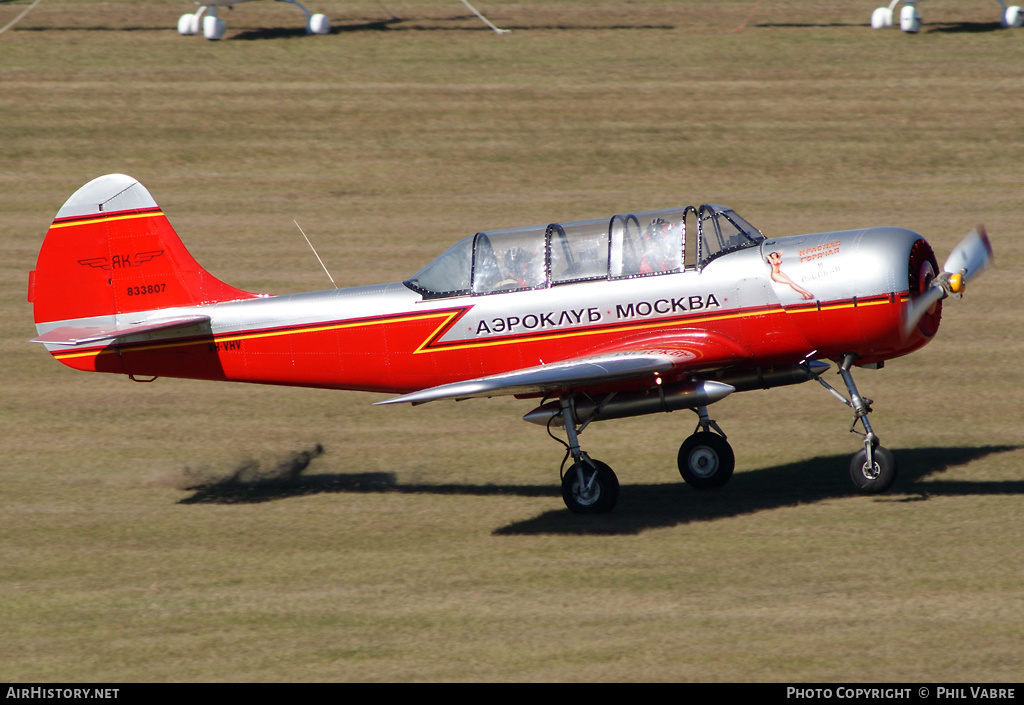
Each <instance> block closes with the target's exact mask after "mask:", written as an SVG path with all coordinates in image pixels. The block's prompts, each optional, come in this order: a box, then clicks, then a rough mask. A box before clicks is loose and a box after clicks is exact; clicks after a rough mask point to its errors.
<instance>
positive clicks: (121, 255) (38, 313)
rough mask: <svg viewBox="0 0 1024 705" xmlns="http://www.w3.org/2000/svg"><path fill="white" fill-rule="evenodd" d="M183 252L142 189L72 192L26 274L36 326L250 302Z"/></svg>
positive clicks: (122, 180)
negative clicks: (159, 310) (202, 305)
mask: <svg viewBox="0 0 1024 705" xmlns="http://www.w3.org/2000/svg"><path fill="white" fill-rule="evenodd" d="M258 296H259V294H252V293H249V292H247V291H242V290H241V289H236V288H235V287H233V286H229V285H227V284H225V283H224V282H222V281H220V280H219V279H217V278H215V277H214V276H213V275H211V274H210V273H209V272H207V271H206V270H205V269H203V268H202V267H201V266H200V265H199V263H198V262H196V261H195V259H194V258H193V257H192V255H190V254H189V252H188V250H186V249H185V246H184V245H183V244H182V242H181V240H180V239H179V238H178V235H177V234H176V233H175V232H174V228H172V227H171V224H170V223H169V222H168V220H167V217H166V216H164V214H163V213H162V212H161V211H160V207H159V206H157V204H156V201H154V200H153V197H152V196H151V195H150V194H149V191H147V190H146V189H145V187H144V186H143V185H142V184H140V183H139V182H138V181H136V180H135V179H133V178H132V177H130V176H125V175H123V174H109V175H107V176H101V177H99V178H98V179H94V180H92V181H90V182H89V183H87V184H86V185H85V186H83V187H82V188H80V189H78V191H76V192H75V193H74V195H72V196H71V198H69V199H68V201H67V203H65V204H64V206H63V207H62V208H61V209H60V211H59V212H58V213H57V217H56V218H55V219H54V221H53V225H51V226H50V230H49V231H48V232H47V233H46V239H45V240H44V241H43V246H42V249H41V250H40V251H39V259H38V260H37V261H36V268H35V270H34V271H32V272H31V273H30V275H29V292H28V298H29V301H30V302H32V304H33V310H34V314H35V321H36V323H37V324H38V323H47V322H52V321H73V320H76V319H84V318H91V317H94V316H110V315H114V314H119V313H134V312H137V311H150V310H154V309H162V308H171V307H175V306H192V305H197V304H204V303H213V302H217V301H234V300H238V299H251V298H257V297H258Z"/></svg>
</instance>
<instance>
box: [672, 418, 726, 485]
mask: <svg viewBox="0 0 1024 705" xmlns="http://www.w3.org/2000/svg"><path fill="white" fill-rule="evenodd" d="M735 468H736V456H735V455H734V454H733V452H732V446H730V445H729V442H728V441H727V440H725V439H724V438H723V437H722V436H719V435H718V434H717V433H711V432H710V431H699V432H697V433H695V434H693V435H692V436H690V437H689V438H687V439H686V440H685V441H683V445H681V446H680V447H679V474H680V475H682V476H683V479H684V480H686V484H688V485H690V487H693V488H695V489H698V490H710V489H714V488H716V487H721V486H722V485H724V484H725V483H726V482H728V481H729V478H730V477H732V471H733V470H734V469H735Z"/></svg>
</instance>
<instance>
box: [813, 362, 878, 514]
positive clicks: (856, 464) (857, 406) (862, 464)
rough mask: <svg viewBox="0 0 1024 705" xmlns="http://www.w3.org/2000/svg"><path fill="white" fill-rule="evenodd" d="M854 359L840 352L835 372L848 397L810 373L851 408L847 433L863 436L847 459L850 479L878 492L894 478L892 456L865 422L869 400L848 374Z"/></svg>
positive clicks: (861, 486) (866, 490)
mask: <svg viewBox="0 0 1024 705" xmlns="http://www.w3.org/2000/svg"><path fill="white" fill-rule="evenodd" d="M856 360H857V356H856V355H855V354H853V353H846V354H845V355H843V359H842V362H840V363H839V374H840V375H841V376H842V378H843V382H844V383H845V384H846V389H847V391H848V392H849V394H850V398H849V399H847V398H846V397H844V396H843V395H842V394H841V393H840V392H838V391H837V390H836V389H835V388H834V387H832V385H830V384H829V383H828V382H826V381H825V380H823V379H822V378H821V377H819V376H818V375H817V374H814V375H813V377H814V379H816V380H817V381H818V383H819V384H821V385H822V386H823V387H825V389H827V390H828V391H829V392H830V393H831V394H832V395H833V396H835V397H836V398H837V399H839V401H841V402H843V403H844V404H846V405H847V406H849V407H850V408H851V409H853V422H852V423H851V424H850V432H851V433H856V434H858V435H860V436H863V438H864V448H863V449H862V450H859V451H857V452H856V453H855V454H854V456H853V458H852V459H851V460H850V479H851V480H853V484H854V485H855V486H856V487H857V489H858V490H860V491H861V492H864V493H866V494H878V493H880V492H885V491H886V490H887V489H889V488H890V487H892V485H893V483H894V482H895V481H896V459H895V458H894V457H893V455H892V453H890V452H889V450H888V449H886V448H883V447H882V446H881V445H879V441H878V436H876V435H875V432H874V431H873V430H872V429H871V423H870V422H869V421H868V414H869V413H871V400H870V399H865V398H864V397H862V396H861V395H860V393H859V392H858V391H857V385H856V384H854V382H853V375H852V374H851V373H850V368H851V367H852V366H853V363H854V362H855V361H856ZM858 422H860V424H861V425H862V426H863V427H864V432H863V433H861V432H860V431H858V430H857V423H858Z"/></svg>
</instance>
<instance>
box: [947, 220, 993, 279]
mask: <svg viewBox="0 0 1024 705" xmlns="http://www.w3.org/2000/svg"><path fill="white" fill-rule="evenodd" d="M990 264H992V243H990V242H989V241H988V233H986V232H985V226H984V225H979V226H978V227H976V228H975V229H974V230H972V231H971V233H970V234H969V235H968V236H967V237H965V238H964V239H963V240H961V241H960V244H959V245H957V246H956V247H955V248H953V252H952V253H950V255H949V259H947V260H946V263H945V264H944V265H942V268H943V269H944V270H945V271H947V272H949V273H950V274H962V275H963V278H964V281H965V282H966V281H967V280H968V279H970V278H971V277H973V276H974V275H975V274H978V273H980V272H983V271H985V270H986V269H988V266H989V265H990Z"/></svg>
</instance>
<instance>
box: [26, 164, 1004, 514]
mask: <svg viewBox="0 0 1024 705" xmlns="http://www.w3.org/2000/svg"><path fill="white" fill-rule="evenodd" d="M991 257H992V250H991V246H990V245H989V241H988V238H987V236H986V235H985V233H984V230H983V229H982V230H980V231H979V230H975V231H974V232H972V233H971V234H970V235H968V237H967V238H966V239H965V240H964V241H963V242H962V243H960V245H958V246H957V247H956V248H955V250H954V251H953V253H952V255H951V256H950V257H949V259H948V260H947V261H946V263H945V265H944V267H943V269H942V270H939V267H938V263H937V261H936V259H935V255H934V254H933V252H932V249H931V247H930V246H929V245H928V243H927V242H926V241H925V240H924V239H923V238H922V237H921V236H920V235H918V234H916V233H914V232H911V231H910V230H904V229H902V228H896V227H876V228H867V229H863V230H849V231H843V232H826V233H818V234H811V235H799V236H795V237H781V238H767V237H765V236H764V235H762V234H761V233H760V232H759V231H758V230H757V229H755V228H754V227H753V226H751V225H750V224H749V223H747V221H745V220H744V219H743V218H741V217H740V216H739V215H737V214H736V213H735V212H734V211H732V210H731V209H729V208H725V207H722V206H714V205H702V206H700V207H696V208H695V207H693V206H685V207H678V208H668V209H663V210H655V211H645V212H636V213H626V214H621V215H615V216H612V217H608V218H601V219H598V220H587V221H581V222H571V223H551V224H549V225H539V226H534V227H524V228H516V229H512V230H494V231H489V232H480V233H476V234H475V235H472V236H470V237H467V238H465V239H463V240H460V241H459V242H457V243H455V244H454V245H453V246H452V247H451V248H449V249H448V250H447V251H446V252H444V253H443V254H441V255H440V256H439V257H438V258H437V259H435V260H434V261H433V262H431V263H430V264H428V265H427V266H426V267H424V268H423V269H421V270H420V271H419V272H417V273H416V274H414V275H412V277H410V278H409V279H407V280H405V281H404V282H396V283H392V284H381V285H376V286H363V287H356V288H347V289H331V290H327V291H320V292H312V293H304V294H290V295H281V296H270V295H263V294H254V293H249V292H247V291H242V290H240V289H236V288H234V287H232V286H229V285H228V284H225V283H224V282H221V281H219V280H218V279H216V278H214V277H213V276H212V275H210V274H209V273H208V272H207V271H206V270H205V269H203V268H202V267H201V266H200V265H199V264H198V263H197V262H196V261H195V259H193V258H192V256H191V255H190V254H189V253H188V251H187V250H186V249H185V247H184V245H183V244H182V242H181V240H180V239H179V238H178V236H177V235H176V234H175V232H174V230H173V228H172V227H171V225H170V223H169V222H168V220H167V218H166V217H165V216H164V214H163V213H162V212H161V210H160V208H159V206H157V204H156V201H155V200H154V199H153V197H152V196H151V195H150V193H149V191H147V190H146V189H145V188H144V187H143V186H142V185H141V184H140V183H139V182H138V181H136V180H135V179H133V178H131V177H129V176H124V175H120V174H111V175H108V176H103V177H100V178H98V179H95V180H93V181H91V182H89V183H88V184H86V185H85V186H83V187H82V188H81V189H79V190H78V191H77V192H76V193H75V194H74V195H72V196H71V198H70V199H68V201H67V202H66V203H65V204H64V206H63V207H62V208H61V209H60V211H59V212H58V213H57V216H56V218H55V220H54V221H53V225H51V226H50V229H49V231H48V233H47V235H46V238H45V240H44V242H43V245H42V248H41V250H40V253H39V259H38V261H37V263H36V268H35V270H34V271H32V272H31V274H30V277H29V288H28V299H29V301H30V302H32V304H33V307H34V314H35V322H36V331H37V334H38V335H37V337H36V338H34V339H33V342H38V343H42V344H43V345H45V346H46V349H47V350H48V351H49V352H50V354H51V355H53V357H55V358H57V359H58V360H60V361H61V362H63V363H64V364H65V365H67V366H69V367H72V368H75V369H78V370H87V371H97V372H113V373H117V374H123V375H127V376H128V377H129V378H131V379H133V380H136V381H150V379H151V378H155V377H182V378H190V379H206V380H227V381H236V382H256V383H263V384H277V385H294V386H306V387H320V388H330V389H348V390H363V391H369V392H386V393H392V394H398V395H399V396H396V397H394V398H391V399H388V400H386V401H382V402H379V403H381V404H394V403H401V402H408V403H412V404H422V403H425V402H431V401H436V400H440V399H470V398H474V397H491V396H498V395H514V396H516V397H517V398H522V399H533V400H536V403H538V404H539V405H538V406H537V407H536V408H535V409H533V410H532V411H530V412H529V413H527V414H526V416H525V417H524V418H525V419H526V420H527V421H531V422H534V423H537V424H541V425H544V426H546V427H547V428H548V432H549V434H551V435H552V437H553V438H555V439H556V440H558V441H559V442H561V443H563V445H565V447H566V449H567V450H566V454H565V457H564V458H563V460H562V472H561V476H562V495H563V498H564V500H565V503H566V505H567V506H568V507H569V509H570V510H572V511H573V512H577V513H598V512H604V511H609V510H611V509H612V508H613V507H614V505H615V503H616V501H617V498H618V494H619V484H618V480H617V478H616V476H615V473H614V472H612V470H611V469H610V468H609V467H608V466H607V465H606V464H604V463H602V462H600V461H597V460H593V459H591V458H590V457H589V456H588V455H587V453H585V452H584V451H583V450H582V449H581V447H580V442H579V436H580V434H581V432H582V431H583V429H584V428H586V427H587V426H588V425H589V424H590V423H591V422H592V421H598V420H604V419H614V418H620V417H626V416H636V415H641V414H650V413H655V412H666V411H673V410H677V409H691V410H692V411H694V412H695V413H696V415H697V425H696V429H695V431H694V433H693V435H691V436H690V437H689V438H687V439H686V440H685V441H684V442H683V444H682V446H681V448H680V449H679V454H678V467H679V472H680V473H681V475H682V477H683V479H684V480H685V481H686V482H687V483H688V484H690V485H691V486H693V487H695V488H700V489H706V488H714V487H719V486H721V485H723V484H724V483H725V482H727V481H728V480H729V478H730V477H731V476H732V473H733V469H734V466H735V459H734V455H733V451H732V449H731V447H730V446H729V443H728V442H727V441H726V437H725V433H724V432H723V431H722V429H721V428H719V426H718V424H716V423H715V421H714V420H712V419H711V418H710V416H709V415H708V410H707V407H708V406H709V405H710V404H712V403H714V402H716V401H719V400H721V399H723V398H725V397H726V396H728V395H729V394H732V393H734V392H740V391H747V390H752V389H768V388H771V387H776V386H781V385H789V384H796V383H801V382H806V381H809V380H815V381H817V382H819V383H820V384H822V385H823V386H824V387H825V388H826V389H827V390H828V391H829V392H830V393H831V394H833V395H834V396H836V397H838V398H839V399H840V401H842V402H843V403H845V404H846V405H848V406H849V407H850V408H851V409H852V410H853V414H854V418H853V424H852V425H851V430H855V429H857V425H858V424H859V425H860V427H861V428H863V431H862V432H861V431H859V430H858V431H857V432H858V433H859V434H860V435H862V436H863V447H862V448H861V449H860V450H859V451H858V452H857V453H856V454H855V455H854V456H853V459H852V461H851V463H850V475H851V477H852V479H853V482H854V483H855V484H856V486H857V487H858V488H859V489H861V490H862V491H865V492H869V493H873V492H881V491H884V490H886V489H888V488H889V487H890V486H891V485H892V483H893V480H894V478H895V473H896V464H895V461H894V459H893V456H892V454H891V453H890V452H889V451H888V450H886V449H885V448H883V447H882V446H881V445H879V441H878V437H877V436H876V435H875V433H874V431H873V430H872V427H871V424H870V423H869V421H868V414H869V412H870V411H871V406H870V404H871V401H870V400H868V399H865V398H864V397H862V396H861V395H860V394H859V393H858V391H857V387H856V385H855V384H854V380H853V375H852V370H853V368H854V367H867V368H878V367H881V366H882V364H883V363H884V362H885V361H886V360H889V359H891V358H895V357H899V356H901V355H906V354H907V353H910V352H912V351H914V350H917V349H918V348H920V347H921V346H923V345H925V344H926V343H927V342H929V341H930V340H931V339H932V337H933V336H934V335H935V333H936V331H937V330H938V327H939V320H940V318H941V315H942V305H943V300H944V299H945V298H947V297H948V296H951V295H952V296H955V297H959V296H960V294H961V293H962V292H963V290H964V286H965V284H966V282H967V280H968V279H970V278H971V277H972V276H974V275H976V274H977V273H979V272H981V271H982V270H983V269H985V268H986V267H987V266H988V264H989V262H990V261H991ZM825 360H831V361H833V362H835V363H836V364H837V365H838V370H839V374H840V377H841V379H842V381H843V385H841V386H845V389H846V392H847V394H845V395H844V394H842V393H841V392H840V391H839V390H837V389H835V388H834V387H832V386H831V385H829V384H828V383H827V382H825V380H824V379H822V377H821V375H822V374H823V372H824V371H825V370H826V369H828V368H829V365H828V363H827V362H825ZM553 427H559V428H562V429H563V430H564V432H565V434H566V439H567V440H566V441H562V440H561V438H559V437H557V436H555V435H554V434H553V433H552V428H553ZM568 460H571V462H570V463H567V461H568Z"/></svg>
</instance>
